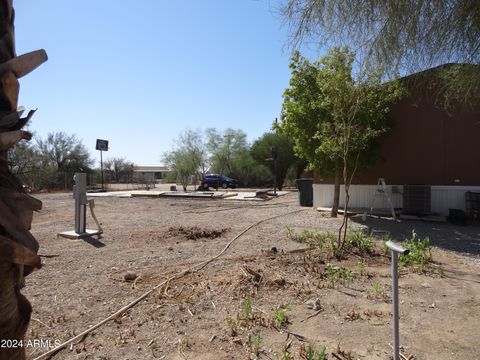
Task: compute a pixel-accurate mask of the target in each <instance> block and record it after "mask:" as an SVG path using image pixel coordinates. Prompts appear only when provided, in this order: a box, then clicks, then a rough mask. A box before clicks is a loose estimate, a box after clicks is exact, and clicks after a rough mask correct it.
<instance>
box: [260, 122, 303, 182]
mask: <svg viewBox="0 0 480 360" xmlns="http://www.w3.org/2000/svg"><path fill="white" fill-rule="evenodd" d="M272 149H275V151H276V154H277V160H276V164H275V162H274V161H273V160H274V159H273V154H272ZM250 152H251V154H252V156H253V158H254V159H255V160H256V161H257V162H258V163H260V164H262V165H264V166H265V167H267V168H268V169H269V171H270V172H271V174H272V176H274V177H276V184H277V186H278V189H279V190H282V187H283V183H284V181H285V178H286V176H287V172H288V170H289V169H290V167H291V166H293V165H294V164H295V163H296V162H297V161H298V158H297V157H296V156H295V153H294V151H293V142H292V141H291V140H290V139H289V138H288V136H287V135H286V134H277V133H273V132H268V133H265V134H263V135H262V137H260V138H259V139H258V140H256V141H255V142H254V143H253V145H252V147H251V150H250Z"/></svg>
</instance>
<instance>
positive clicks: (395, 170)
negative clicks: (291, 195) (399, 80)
mask: <svg viewBox="0 0 480 360" xmlns="http://www.w3.org/2000/svg"><path fill="white" fill-rule="evenodd" d="M419 98H421V99H423V100H419V101H417V100H416V99H415V97H413V96H410V97H409V98H406V99H404V100H402V101H401V102H399V103H398V104H396V105H394V107H393V108H392V117H393V119H394V126H393V128H392V130H391V131H390V133H389V134H387V135H385V137H383V138H382V139H381V140H380V144H381V146H380V152H381V154H382V157H383V160H382V161H381V162H380V163H378V164H377V165H376V166H374V167H373V168H372V169H371V170H370V171H368V172H367V173H365V174H363V175H361V176H358V177H357V179H356V180H355V181H354V183H356V184H376V183H377V180H378V178H385V181H386V183H387V184H398V185H402V184H429V185H480V106H479V107H478V108H477V109H476V110H474V111H457V112H455V113H453V114H451V115H449V114H447V113H446V112H445V111H443V110H439V109H438V108H437V107H435V105H434V104H433V100H429V99H428V96H421V97H419ZM457 180H458V181H457ZM315 182H317V183H332V180H326V181H321V180H320V177H319V176H315Z"/></svg>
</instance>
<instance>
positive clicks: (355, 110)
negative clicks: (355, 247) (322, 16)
mask: <svg viewBox="0 0 480 360" xmlns="http://www.w3.org/2000/svg"><path fill="white" fill-rule="evenodd" d="M353 59H354V54H353V53H352V52H350V51H349V50H348V49H345V48H334V49H333V50H331V51H330V53H329V55H328V56H325V57H323V58H322V59H321V60H320V61H318V62H315V63H313V64H312V63H310V62H309V61H308V60H307V59H305V58H303V57H302V56H301V55H300V54H299V53H298V52H296V53H295V54H294V56H293V58H292V61H291V64H290V67H291V70H292V77H291V79H290V87H289V88H287V89H286V90H285V93H284V103H283V107H282V121H281V124H280V129H281V130H283V131H284V132H285V133H286V134H288V135H289V136H290V137H291V138H292V139H293V141H294V149H295V151H296V152H297V154H298V155H300V156H301V157H304V158H306V159H307V160H308V161H309V163H310V167H311V168H312V169H313V170H316V171H318V172H319V173H320V175H321V176H322V177H331V176H334V177H335V191H334V193H335V195H334V202H333V208H332V216H336V215H337V211H338V203H339V196H340V182H341V180H342V179H343V183H344V184H345V192H346V195H345V210H346V209H347V207H348V200H349V192H348V190H349V185H350V183H351V181H352V179H353V176H354V175H355V173H356V172H357V170H362V169H365V168H366V167H367V166H368V165H370V164H372V162H373V161H374V160H375V156H374V155H375V151H374V146H373V145H374V141H375V139H377V138H378V137H379V136H381V135H383V134H384V133H385V132H386V131H387V130H388V129H389V121H388V120H389V119H388V115H389V110H390V106H391V105H392V104H393V102H395V101H396V100H397V99H398V98H399V97H400V96H401V95H402V90H401V87H400V85H399V83H398V82H395V81H391V82H388V83H386V84H382V83H381V82H380V76H371V77H369V78H368V79H363V80H357V81H355V80H354V79H353V76H352V64H353ZM344 214H345V216H344V223H343V224H342V227H341V228H340V229H339V246H341V245H342V244H343V241H344V239H345V234H346V229H347V221H348V217H347V216H346V214H347V212H346V211H345V213H344ZM342 229H343V235H342Z"/></svg>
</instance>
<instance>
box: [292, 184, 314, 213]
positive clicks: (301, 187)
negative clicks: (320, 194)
mask: <svg viewBox="0 0 480 360" xmlns="http://www.w3.org/2000/svg"><path fill="white" fill-rule="evenodd" d="M296 182H297V188H298V201H299V202H300V206H306V207H312V206H313V179H297V180H296Z"/></svg>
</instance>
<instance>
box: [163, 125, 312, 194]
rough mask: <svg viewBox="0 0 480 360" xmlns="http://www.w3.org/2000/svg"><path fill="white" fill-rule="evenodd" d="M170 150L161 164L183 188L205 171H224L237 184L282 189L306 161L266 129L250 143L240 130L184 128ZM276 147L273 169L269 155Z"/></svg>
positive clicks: (282, 137) (283, 137)
mask: <svg viewBox="0 0 480 360" xmlns="http://www.w3.org/2000/svg"><path fill="white" fill-rule="evenodd" d="M175 143H176V144H178V145H177V146H176V147H175V148H174V149H173V150H172V151H169V152H166V153H165V154H163V157H162V159H163V161H164V163H165V164H166V165H167V166H168V167H169V168H170V169H171V170H172V173H171V179H170V180H172V181H174V180H176V181H177V182H178V183H180V184H182V186H183V187H184V189H185V188H186V186H187V185H188V184H189V183H191V182H194V183H197V184H199V183H200V182H201V179H202V178H203V176H204V175H205V174H206V173H216V174H223V175H227V176H229V177H232V178H234V179H236V180H238V181H239V185H240V186H243V187H247V186H270V185H273V183H274V176H276V183H277V186H278V188H279V189H281V188H282V186H283V184H284V183H285V180H286V179H287V178H289V179H295V178H296V177H299V176H300V175H301V173H302V172H303V170H304V168H305V167H306V163H305V161H303V160H301V159H299V158H298V157H297V156H295V154H294V151H293V142H292V141H291V140H290V139H289V138H288V137H287V136H286V135H284V134H277V133H274V132H267V133H265V134H263V135H262V136H261V137H260V138H259V139H257V140H255V141H254V142H253V143H252V144H249V143H248V141H247V135H246V134H245V133H244V132H243V131H242V130H235V129H231V128H229V129H226V130H225V131H223V132H220V131H218V130H217V129H213V128H208V129H206V130H205V131H202V130H196V131H194V130H189V129H187V130H185V131H183V132H182V133H181V134H180V135H179V137H178V139H177V141H176V142H175ZM272 148H275V149H276V153H277V161H276V171H275V169H274V161H273V158H272Z"/></svg>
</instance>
